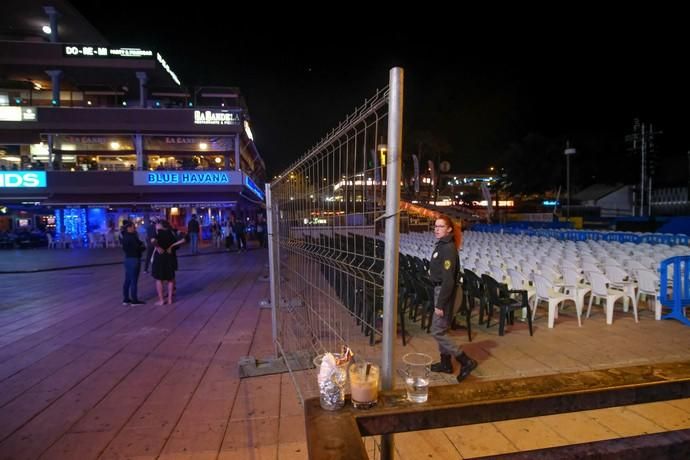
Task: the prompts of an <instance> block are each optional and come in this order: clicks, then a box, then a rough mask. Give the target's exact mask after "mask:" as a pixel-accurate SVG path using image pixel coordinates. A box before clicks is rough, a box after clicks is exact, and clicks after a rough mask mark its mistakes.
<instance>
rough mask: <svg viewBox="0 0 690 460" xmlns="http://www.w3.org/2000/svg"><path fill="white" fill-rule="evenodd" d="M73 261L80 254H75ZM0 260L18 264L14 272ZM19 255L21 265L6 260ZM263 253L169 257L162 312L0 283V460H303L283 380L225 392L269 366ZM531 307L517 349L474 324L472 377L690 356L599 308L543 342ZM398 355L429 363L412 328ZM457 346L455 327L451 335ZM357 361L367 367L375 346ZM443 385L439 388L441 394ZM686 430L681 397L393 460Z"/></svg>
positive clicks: (83, 285) (484, 431) (298, 413)
mask: <svg viewBox="0 0 690 460" xmlns="http://www.w3.org/2000/svg"><path fill="white" fill-rule="evenodd" d="M80 251H81V252H80ZM93 251H98V250H74V251H72V250H55V251H38V250H37V251H25V252H21V251H3V252H0V258H1V259H2V266H3V268H6V267H12V266H17V267H30V266H31V264H30V263H29V262H26V260H25V259H26V258H27V257H36V260H40V261H42V262H41V263H42V264H43V266H52V264H53V263H55V264H59V263H69V262H70V261H78V262H80V263H81V262H83V261H86V262H89V261H93V260H97V261H99V260H101V259H103V260H106V259H107V260H108V261H110V260H111V259H110V258H111V257H113V254H112V253H107V254H110V255H107V256H106V255H103V254H106V253H105V252H104V253H100V254H99V255H94V254H97V253H96V252H93ZM12 258H18V259H17V262H16V263H13V262H12V260H11V259H12ZM19 258H21V259H22V260H21V261H19ZM265 264H266V252H265V251H261V250H254V251H249V252H248V253H245V254H236V253H230V254H227V253H221V254H208V255H203V256H200V257H184V258H181V259H180V268H181V269H180V271H179V273H178V276H179V287H178V296H177V300H176V302H175V304H174V305H172V306H163V307H155V306H153V301H154V300H155V299H154V286H153V282H152V280H151V279H150V278H149V277H148V276H147V275H145V274H142V276H141V281H140V292H141V293H142V297H143V298H144V299H145V300H146V301H147V302H148V303H147V304H146V305H143V306H138V307H123V306H121V305H120V301H121V297H120V295H121V294H120V290H121V282H122V277H123V269H122V267H121V266H120V265H107V266H99V267H93V268H79V269H73V270H66V271H57V272H44V273H34V274H11V275H8V274H4V275H0V458H2V459H34V458H45V459H63V458H64V459H92V458H108V459H111V458H112V459H120V458H138V459H153V458H160V459H263V458H269V459H302V458H306V443H305V434H304V419H303V416H302V409H301V407H300V406H299V404H298V400H297V397H296V392H295V390H294V387H293V384H292V380H291V378H290V376H289V375H288V374H278V375H271V376H265V377H256V378H251V379H242V380H240V379H239V374H238V360H239V358H240V357H242V356H246V355H253V356H257V357H266V356H269V355H271V354H272V353H273V344H272V339H271V312H270V310H268V309H262V308H260V305H259V304H260V301H261V300H262V299H265V298H266V297H267V296H268V283H267V282H265V281H264V280H262V277H263V275H264V274H265V273H266V272H267V268H266V265H265ZM545 323H546V319H545V318H544V317H543V310H540V317H539V318H538V319H537V322H536V329H535V334H534V336H533V337H529V334H528V333H527V328H526V325H525V324H523V323H518V324H516V325H515V326H514V327H513V328H511V329H509V330H508V332H507V334H506V335H505V336H503V337H498V336H497V334H496V329H495V328H492V329H489V330H488V331H487V330H486V329H484V328H480V327H477V328H476V334H475V336H474V340H473V342H472V343H470V344H467V345H466V347H465V349H466V351H467V353H469V354H470V355H471V356H473V357H475V358H476V359H478V360H479V361H480V367H479V368H478V369H477V371H476V372H475V373H474V375H473V376H472V377H471V378H472V379H500V378H506V377H516V376H521V375H535V374H546V373H553V372H565V371H577V370H584V369H591V368H603V367H613V366H616V365H618V366H621V365H629V364H637V363H645V362H661V361H674V360H688V359H690V330H689V329H688V328H686V327H684V326H681V325H680V324H678V323H677V322H675V321H662V322H657V321H654V320H653V315H652V314H651V312H649V311H647V310H641V313H640V322H639V323H638V324H636V323H634V321H633V320H632V317H631V315H630V314H623V313H622V312H617V314H616V316H615V321H614V323H613V325H612V326H606V324H605V320H604V316H603V313H602V312H601V311H600V309H597V310H595V311H594V312H593V316H592V317H591V318H590V319H589V320H587V321H585V322H584V324H583V327H582V328H578V327H577V322H576V321H575V319H574V317H573V316H572V309H571V311H566V312H564V313H563V314H562V315H561V316H560V317H559V320H557V323H556V327H555V328H554V329H548V328H546V327H545ZM411 328H412V335H413V337H412V338H411V341H410V343H409V345H408V346H407V347H404V348H403V347H402V346H400V342H399V341H398V344H397V346H396V359H399V358H400V357H401V355H402V354H403V353H404V352H408V351H412V350H417V351H424V352H429V353H434V348H435V347H434V344H433V343H432V341H431V340H430V338H429V336H427V335H426V334H424V333H421V332H420V331H418V330H415V329H414V328H415V326H414V325H413V326H411ZM453 336H454V337H456V339H457V340H458V341H459V342H461V343H465V342H466V340H467V337H466V333H465V331H464V330H458V331H454V332H453ZM361 352H363V353H368V354H369V355H375V354H376V353H377V352H378V346H377V347H373V348H372V349H369V350H361ZM445 381H446V380H444V378H443V377H441V378H439V379H437V382H436V383H438V384H442V383H445ZM688 427H690V399H685V400H678V401H669V402H664V403H654V404H644V405H639V406H633V407H620V408H613V409H606V410H599V411H589V412H581V413H571V414H560V415H552V416H548V417H539V418H534V419H526V420H514V421H508V422H500V423H491V424H483V425H474V426H467V427H460V428H448V429H443V430H434V431H430V432H423V433H409V434H399V435H397V436H396V447H397V451H398V458H402V459H419V458H437V459H439V458H443V459H455V458H469V457H473V456H480V455H492V454H498V453H502V452H514V451H518V450H526V449H534V448H540V447H547V446H553V445H564V444H570V443H578V442H586V441H592V440H597V439H607V438H613V437H619V436H631V435H635V434H642V433H652V432H658V431H665V430H672V429H678V428H688ZM367 446H368V447H369V448H370V450H371V452H372V458H373V457H374V456H375V452H374V447H373V446H374V442H373V440H371V439H368V440H367Z"/></svg>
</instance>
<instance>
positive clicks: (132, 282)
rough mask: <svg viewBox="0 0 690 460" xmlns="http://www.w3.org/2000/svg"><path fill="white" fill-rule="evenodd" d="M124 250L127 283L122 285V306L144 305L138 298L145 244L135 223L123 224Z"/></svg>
mask: <svg viewBox="0 0 690 460" xmlns="http://www.w3.org/2000/svg"><path fill="white" fill-rule="evenodd" d="M121 238H122V250H123V251H124V253H125V282H124V284H123V285H122V305H142V304H143V303H144V302H142V301H140V300H139V297H138V296H137V284H138V282H139V270H140V268H141V253H142V252H144V243H142V242H141V240H140V239H139V236H138V235H137V230H136V227H135V226H134V222H131V221H128V220H126V221H124V222H123V224H122V236H121Z"/></svg>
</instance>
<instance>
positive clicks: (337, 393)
mask: <svg viewBox="0 0 690 460" xmlns="http://www.w3.org/2000/svg"><path fill="white" fill-rule="evenodd" d="M339 358H341V355H340V353H324V354H322V355H318V356H317V357H316V358H314V365H315V366H316V369H317V370H318V383H319V401H320V403H321V408H322V409H324V410H338V409H342V408H343V407H344V406H345V384H346V383H347V366H348V365H349V364H350V363H349V362H344V363H341V364H337V363H338V360H339Z"/></svg>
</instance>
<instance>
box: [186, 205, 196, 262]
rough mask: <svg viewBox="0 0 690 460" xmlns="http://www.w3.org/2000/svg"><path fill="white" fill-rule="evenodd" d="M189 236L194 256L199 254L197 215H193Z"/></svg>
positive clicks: (189, 226)
mask: <svg viewBox="0 0 690 460" xmlns="http://www.w3.org/2000/svg"><path fill="white" fill-rule="evenodd" d="M187 234H188V235H189V243H190V245H191V248H192V254H198V253H199V221H198V220H196V214H192V220H190V221H189V224H187Z"/></svg>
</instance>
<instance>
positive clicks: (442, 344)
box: [429, 234, 462, 356]
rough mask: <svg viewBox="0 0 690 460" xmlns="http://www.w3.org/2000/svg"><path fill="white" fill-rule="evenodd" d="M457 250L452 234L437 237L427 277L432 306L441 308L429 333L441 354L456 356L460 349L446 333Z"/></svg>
mask: <svg viewBox="0 0 690 460" xmlns="http://www.w3.org/2000/svg"><path fill="white" fill-rule="evenodd" d="M459 265H460V264H459V259H458V251H457V250H456V249H455V243H454V241H453V235H452V234H451V235H446V236H444V237H443V238H441V239H439V240H438V242H437V243H436V248H434V252H433V254H432V255H431V260H430V261H429V278H430V279H431V282H432V283H434V307H436V308H438V309H441V310H443V316H438V315H436V314H434V315H433V320H432V322H431V334H432V335H433V336H434V339H436V341H437V342H438V348H439V351H440V352H441V354H442V355H443V354H447V355H450V356H457V355H459V354H460V353H462V350H461V349H460V347H459V346H458V345H456V344H455V343H454V342H453V341H452V340H451V339H450V338H449V337H448V336H447V335H446V332H447V331H448V328H449V327H450V322H451V320H452V319H453V314H454V313H455V312H454V311H453V306H454V303H455V289H456V285H457V276H458V268H459Z"/></svg>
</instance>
